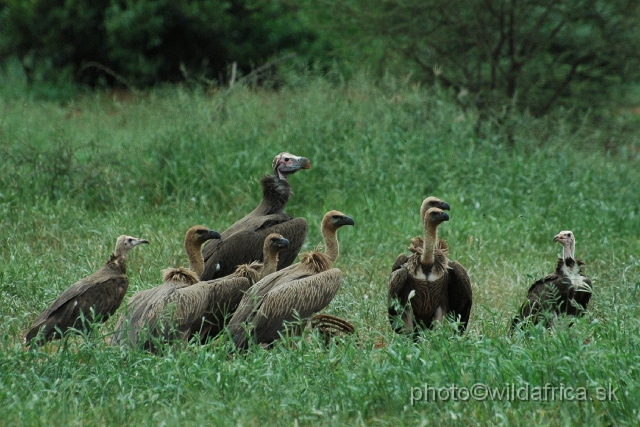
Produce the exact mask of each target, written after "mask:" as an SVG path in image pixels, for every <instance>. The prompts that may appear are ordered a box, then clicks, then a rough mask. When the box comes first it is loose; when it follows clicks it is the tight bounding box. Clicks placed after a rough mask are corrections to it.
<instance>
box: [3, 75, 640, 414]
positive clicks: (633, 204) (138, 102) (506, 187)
mask: <svg viewBox="0 0 640 427" xmlns="http://www.w3.org/2000/svg"><path fill="white" fill-rule="evenodd" d="M5 78H6V77H5ZM0 111H2V114H0V149H1V150H2V158H3V160H2V163H0V173H1V174H0V213H1V215H0V239H1V240H0V241H1V242H2V244H1V246H0V301H1V302H0V307H1V309H0V316H1V318H0V334H1V341H0V404H1V405H2V407H3V411H2V412H3V415H2V417H0V425H18V424H22V425H51V424H58V425H87V424H92V425H121V424H133V425H158V424H166V425H185V424H207V425H256V424H261V425H266V424H283V425H291V424H300V425H344V424H352V425H369V424H374V425H392V424H393V425H420V424H422V425H427V424H429V425H431V424H436V425H450V424H452V423H453V424H471V423H480V424H500V425H523V424H532V423H534V424H536V425H575V424H583V425H612V424H628V425H636V424H637V423H638V417H639V416H640V415H639V413H638V410H637V408H636V403H637V402H638V400H640V390H639V389H638V386H637V384H638V383H639V380H640V371H639V369H638V366H640V363H638V362H639V361H640V356H638V354H640V352H639V351H638V350H639V349H638V347H639V345H640V338H639V337H638V330H639V327H640V322H639V321H638V319H639V318H640V316H639V315H640V310H638V304H637V303H636V299H637V297H638V295H637V293H638V288H640V257H639V255H638V254H640V240H639V237H638V236H639V235H640V221H638V218H639V216H640V211H639V209H640V194H639V193H638V191H637V188H639V186H640V168H638V159H639V157H640V156H639V153H640V151H639V150H640V144H639V141H638V140H637V139H631V138H630V139H626V140H622V141H620V140H617V141H615V142H616V145H615V148H616V149H615V151H614V150H611V149H610V147H609V146H608V145H607V146H606V148H603V144H601V141H604V140H607V138H609V137H610V138H615V135H602V134H598V132H597V129H595V130H594V128H593V127H591V126H588V125H587V124H583V125H580V124H578V125H575V124H572V122H570V121H565V120H563V119H558V120H557V121H556V122H553V121H551V120H547V121H543V120H533V119H529V118H527V117H522V118H521V119H520V121H519V123H518V126H517V132H516V137H515V141H516V146H515V147H514V148H513V149H508V148H507V146H506V145H505V144H504V143H503V142H502V141H501V137H500V135H499V133H498V132H497V131H492V125H491V123H485V122H483V121H481V119H480V118H479V117H478V116H477V115H475V114H473V113H469V112H464V111H462V110H460V109H459V108H457V107H456V105H455V104H454V103H452V102H450V101H448V100H447V99H446V97H445V96H444V95H442V94H439V93H437V92H434V91H432V90H429V89H425V88H421V87H417V86H410V85H405V84H402V83H398V82H395V81H391V80H390V81H386V82H382V83H381V84H379V85H375V86H374V85H372V84H370V83H369V82H368V81H367V80H366V79H365V78H362V79H359V80H358V79H356V80H354V81H353V82H350V83H349V84H335V83H330V82H328V81H326V80H324V79H321V78H314V77H304V76H298V77H297V80H296V81H293V80H292V81H291V83H290V84H289V85H288V86H286V87H285V88H283V89H282V90H280V91H279V92H272V91H260V90H254V91H250V90H247V89H244V88H241V87H239V88H236V89H235V90H234V91H232V92H230V93H226V94H223V93H219V92H216V93H207V92H205V91H200V90H188V89H184V88H180V87H177V88H166V89H158V90H156V91H153V92H150V93H147V94H143V95H138V96H122V94H116V95H114V94H105V93H97V94H92V95H85V96H84V97H82V98H78V99H75V100H73V101H69V102H65V103H51V102H36V101H33V100H30V99H29V98H21V97H15V96H14V97H9V96H5V97H4V98H0ZM573 123H575V121H574V122H573ZM478 135H484V136H483V137H479V136H478ZM285 150H286V151H290V152H292V153H296V154H299V155H304V156H306V157H309V158H310V159H311V160H312V162H313V168H312V169H311V170H309V171H301V172H300V173H298V174H296V175H295V176H293V177H292V178H291V183H292V185H293V188H294V190H295V195H294V197H293V198H292V200H291V202H290V203H289V205H288V207H287V211H288V212H289V213H291V214H292V215H295V216H302V217H304V218H306V219H307V220H308V221H309V224H310V231H309V235H308V238H307V243H306V245H305V248H304V249H310V248H313V247H315V246H316V244H317V243H318V242H320V241H321V236H320V232H319V223H320V219H321V217H322V215H323V214H324V212H326V211H327V210H330V209H339V210H341V211H343V212H345V213H347V214H348V215H350V216H353V217H354V219H355V222H356V226H355V228H349V229H343V230H341V231H340V233H339V238H340V243H341V255H340V258H339V259H338V262H337V266H338V267H339V268H341V269H342V270H343V273H344V275H345V280H344V283H343V286H342V288H341V290H340V292H339V294H338V296H337V297H336V299H335V300H334V301H333V302H332V304H331V305H330V306H329V308H328V310H327V311H328V312H330V313H332V314H335V315H338V316H341V317H344V318H347V319H349V320H351V321H352V322H354V324H355V325H356V327H357V334H356V336H354V337H353V338H349V339H346V340H345V341H343V342H340V343H339V344H338V345H331V346H330V347H329V348H325V347H324V346H323V345H321V344H319V343H318V341H317V340H316V339H315V337H313V336H312V337H307V338H305V339H303V340H291V342H287V343H283V344H282V345H279V346H276V348H275V349H273V350H271V351H265V350H262V349H257V348H256V349H253V350H251V351H250V352H249V353H248V354H247V355H246V356H242V357H238V356H236V357H231V358H230V357H229V356H228V353H229V343H228V342H226V341H225V340H222V341H221V342H216V343H212V344H210V345H208V346H205V347H199V346H195V345H190V346H188V347H187V348H186V349H182V350H179V349H176V350H174V351H169V352H168V354H167V355H166V356H165V357H156V356H152V355H149V354H146V353H144V352H137V351H125V350H120V349H114V348H110V347H109V346H107V345H105V343H104V339H103V338H105V337H107V336H108V334H109V333H110V332H111V331H112V330H113V326H114V321H113V320H111V321H109V322H107V323H106V324H105V325H104V326H103V327H101V328H100V329H99V330H98V333H97V334H95V335H92V336H89V337H86V338H69V339H67V340H64V341H62V342H60V343H54V344H51V345H49V346H46V347H44V348H42V349H41V350H39V351H24V349H23V348H22V346H21V340H22V338H23V337H24V335H25V333H26V330H27V329H28V327H29V325H30V322H32V321H33V319H34V318H35V317H36V316H37V314H38V313H39V312H41V311H42V310H43V309H44V308H46V306H47V305H48V304H49V303H50V302H51V301H53V299H55V298H56V296H57V295H59V294H60V292H62V291H63V290H64V289H65V288H66V287H68V286H69V285H70V284H71V283H73V282H75V281H76V280H78V279H79V278H81V277H83V276H85V275H87V274H89V273H91V272H93V271H95V270H96V269H97V268H99V266H100V265H101V264H102V263H103V262H104V261H105V259H106V258H107V256H108V255H109V253H110V252H111V251H112V249H113V245H114V243H115V239H116V238H117V236H118V235H120V234H123V233H126V234H131V235H135V236H139V237H144V238H147V239H149V240H150V242H151V244H150V245H149V246H148V247H147V246H145V247H141V248H137V249H136V250H135V251H134V252H133V253H132V255H131V256H130V261H129V263H128V264H129V277H130V280H131V283H130V289H129V293H130V294H131V293H133V292H136V291H138V290H141V289H146V288H148V287H150V286H152V285H153V284H157V283H160V281H161V275H160V270H161V269H162V268H164V267H167V266H176V265H181V264H184V263H186V257H185V255H184V253H183V249H182V247H181V246H182V239H183V236H184V233H185V231H186V230H187V228H189V227H190V226H192V225H194V224H198V223H200V224H204V225H207V226H209V227H211V228H213V229H217V230H220V231H222V230H224V229H225V228H226V227H227V226H229V225H230V224H232V223H233V222H234V221H235V220H236V219H238V218H239V217H241V216H242V215H244V214H246V213H247V212H249V211H250V210H251V209H253V207H255V205H256V204H257V202H258V200H259V199H260V189H259V185H258V179H259V177H260V176H261V175H263V174H264V173H268V172H269V168H270V164H271V160H272V158H273V156H274V155H275V154H277V153H278V152H280V151H285ZM429 195H436V196H439V197H441V198H442V199H444V200H446V201H447V202H449V203H450V204H451V206H452V210H451V220H450V221H449V222H448V223H445V224H443V225H442V226H441V227H440V232H441V235H442V237H444V238H445V239H447V241H448V242H449V245H450V247H451V255H452V258H453V259H457V260H459V261H460V262H461V263H462V264H463V265H464V266H465V267H466V268H467V269H468V271H469V274H470V276H471V280H472V283H473V291H474V308H473V310H472V315H471V322H470V328H469V330H468V332H467V333H466V334H465V335H464V336H463V337H456V336H455V335H454V334H452V332H451V330H450V328H447V327H444V328H441V329H439V330H436V331H433V332H430V333H427V334H425V335H424V339H423V340H422V341H420V342H419V343H416V344H414V343H412V342H410V341H408V340H406V339H403V338H401V337H398V336H396V335H395V334H394V333H393V332H392V331H391V329H390V327H389V325H388V321H387V319H386V285H387V278H388V274H389V270H390V267H391V264H392V262H393V260H394V258H395V256H396V255H397V254H398V253H399V252H401V251H403V250H404V249H405V247H406V245H407V243H408V241H409V238H411V237H413V236H415V235H417V234H419V233H420V232H421V227H420V220H419V217H418V210H419V207H420V203H421V201H422V200H423V198H424V197H426V196H429ZM565 229H571V230H573V231H574V232H575V234H576V237H577V247H576V250H577V256H578V257H579V258H581V259H584V260H585V261H586V262H587V264H588V267H587V273H588V275H589V276H590V277H591V279H592V280H593V282H594V285H595V292H594V296H593V299H592V303H591V306H590V310H589V314H588V316H587V317H586V318H585V319H581V320H579V321H578V322H577V323H576V325H575V326H574V327H572V328H569V327H568V324H567V322H563V321H562V319H560V320H559V322H558V326H557V327H556V329H555V330H554V331H553V332H547V331H545V330H544V329H543V328H534V329H533V330H532V331H530V332H529V333H528V334H515V335H514V336H510V335H509V334H508V325H509V321H510V319H511V317H512V316H513V315H514V313H515V311H516V310H517V308H518V306H519V304H521V303H522V301H523V298H524V296H525V294H526V291H527V289H528V286H529V285H530V284H531V283H532V281H534V280H536V279H537V278H540V277H542V276H543V275H545V274H548V273H549V272H551V271H552V269H553V267H554V264H555V259H556V257H557V255H558V254H559V253H560V250H561V248H560V246H559V245H557V244H554V243H552V239H553V236H554V235H555V234H556V233H557V232H558V231H560V230H565ZM476 383H483V384H486V385H487V386H489V387H503V386H505V385H510V384H514V385H515V387H516V388H518V387H521V386H525V385H529V386H530V387H544V386H545V384H547V383H548V384H550V385H552V386H556V387H559V386H560V384H563V385H564V386H565V387H569V386H570V387H574V388H578V387H585V389H587V390H588V391H589V393H590V397H594V396H596V391H597V387H605V388H608V387H609V385H610V384H611V387H612V388H613V389H616V388H617V393H616V397H617V398H618V400H613V401H611V400H608V397H609V396H607V399H604V400H598V399H594V400H588V401H567V400H566V399H564V400H561V399H558V398H557V396H556V398H554V399H551V398H548V399H546V401H534V402H525V401H520V400H518V399H511V400H510V401H507V400H506V399H504V398H503V399H499V398H497V397H496V398H493V399H491V398H489V399H486V400H483V401H477V400H474V399H469V401H460V400H457V401H456V400H453V399H449V400H447V401H437V402H433V401H427V402H425V401H424V400H420V399H418V401H416V402H414V404H413V405H412V404H411V403H412V402H411V396H412V392H413V393H414V397H417V394H416V393H417V390H418V388H421V387H422V388H423V389H424V386H425V384H426V385H427V386H432V387H451V386H452V385H454V384H455V385H456V386H457V387H471V386H472V385H473V384H476ZM607 390H608V389H607Z"/></svg>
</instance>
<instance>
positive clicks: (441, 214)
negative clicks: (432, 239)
mask: <svg viewBox="0 0 640 427" xmlns="http://www.w3.org/2000/svg"><path fill="white" fill-rule="evenodd" d="M422 219H423V220H424V223H425V225H428V226H431V227H437V226H439V225H440V224H442V223H443V222H445V221H449V214H448V213H446V212H445V211H443V210H442V209H440V208H429V209H427V211H426V212H425V213H424V216H423V218H422Z"/></svg>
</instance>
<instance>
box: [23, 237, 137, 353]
mask: <svg viewBox="0 0 640 427" xmlns="http://www.w3.org/2000/svg"><path fill="white" fill-rule="evenodd" d="M141 243H149V242H148V241H147V240H144V239H138V238H136V237H131V236H120V237H118V240H117V241H116V249H115V252H114V253H113V254H112V255H111V257H110V259H109V261H107V262H106V264H105V265H104V266H102V268H101V269H100V270H98V271H96V272H95V273H93V274H92V275H90V276H88V277H85V278H84V279H82V280H80V281H78V282H76V283H74V284H73V285H71V286H70V287H69V288H68V289H67V290H66V291H64V292H63V293H62V295H60V296H59V297H58V299H56V300H55V301H54V302H53V303H52V304H51V305H50V306H49V308H47V309H46V310H45V311H44V312H42V314H40V316H38V318H37V319H36V320H35V321H34V322H33V325H31V329H30V330H29V332H28V333H27V336H26V338H25V344H27V345H29V344H30V343H31V342H32V340H33V339H34V338H36V337H39V338H38V339H37V342H38V343H39V344H40V343H42V340H44V341H50V340H52V339H54V338H60V334H61V333H63V332H64V331H66V330H67V329H69V328H76V329H81V328H84V327H85V326H86V323H85V322H92V321H100V322H105V321H106V320H107V319H108V318H109V316H111V315H112V314H113V313H114V312H115V311H116V310H117V309H118V307H119V306H120V304H121V303H122V300H123V299H124V296H125V294H126V293H127V289H128V287H129V278H128V277H127V275H126V273H127V265H126V263H125V259H126V258H127V254H128V253H129V250H130V249H132V248H134V247H136V246H137V245H139V244H141Z"/></svg>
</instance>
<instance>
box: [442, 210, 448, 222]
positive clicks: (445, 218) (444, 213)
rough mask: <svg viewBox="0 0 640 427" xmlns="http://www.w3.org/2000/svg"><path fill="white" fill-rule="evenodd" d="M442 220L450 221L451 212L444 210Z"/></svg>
mask: <svg viewBox="0 0 640 427" xmlns="http://www.w3.org/2000/svg"><path fill="white" fill-rule="evenodd" d="M442 221H449V214H448V213H446V212H442Z"/></svg>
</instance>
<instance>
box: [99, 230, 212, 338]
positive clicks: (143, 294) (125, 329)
mask: <svg viewBox="0 0 640 427" xmlns="http://www.w3.org/2000/svg"><path fill="white" fill-rule="evenodd" d="M219 238H220V233H218V232H217V231H213V230H209V229H208V228H207V227H203V226H201V225H197V226H194V227H191V228H190V229H189V230H188V231H187V233H186V235H185V238H184V248H185V251H186V252H187V256H188V257H189V268H188V269H186V268H183V267H178V268H169V269H165V270H163V271H162V273H163V276H164V277H163V278H164V283H163V284H162V285H160V286H156V287H154V288H151V289H146V290H144V291H140V292H137V293H135V294H134V295H133V296H132V297H131V298H129V303H128V307H127V311H126V312H125V313H123V314H122V315H121V316H120V319H119V320H118V324H117V325H116V330H115V332H114V335H113V336H112V337H111V344H112V345H116V344H119V343H121V342H123V341H124V340H126V339H127V338H128V339H129V341H130V342H131V343H132V344H133V345H135V344H136V343H137V341H138V334H139V333H140V331H141V330H142V329H143V328H144V327H145V326H147V325H149V326H150V327H154V326H155V324H156V321H157V319H158V317H159V316H160V315H161V314H162V311H163V309H164V308H165V307H166V306H167V305H168V304H170V303H171V302H172V301H174V300H175V295H174V294H175V293H176V291H177V290H179V289H181V288H185V287H187V286H190V285H193V284H194V283H197V282H199V280H200V279H199V278H200V275H201V274H202V270H203V269H204V261H203V259H202V252H201V248H202V244H203V243H204V242H206V241H207V240H211V239H219ZM147 338H150V337H147ZM147 344H148V342H147V341H145V347H147V348H148V345H147Z"/></svg>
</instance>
